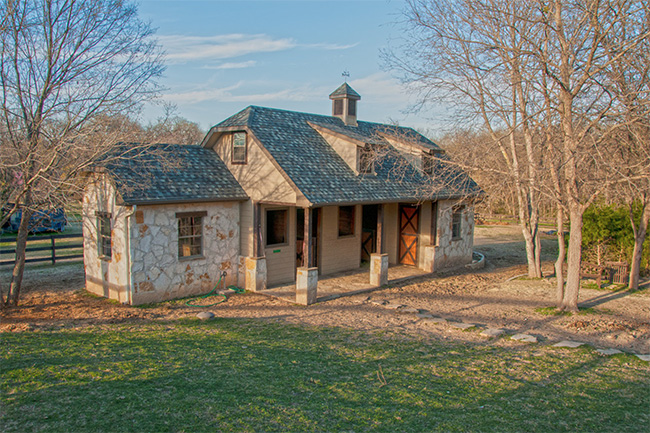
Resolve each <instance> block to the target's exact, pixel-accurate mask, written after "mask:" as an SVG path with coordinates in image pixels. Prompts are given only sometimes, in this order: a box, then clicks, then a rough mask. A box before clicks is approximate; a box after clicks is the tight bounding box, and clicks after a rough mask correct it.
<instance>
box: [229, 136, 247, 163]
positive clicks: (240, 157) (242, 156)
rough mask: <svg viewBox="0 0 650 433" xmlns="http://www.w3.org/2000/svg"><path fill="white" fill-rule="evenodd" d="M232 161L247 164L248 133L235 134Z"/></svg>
mask: <svg viewBox="0 0 650 433" xmlns="http://www.w3.org/2000/svg"><path fill="white" fill-rule="evenodd" d="M232 161H233V162H246V133H245V132H235V133H234V134H233V138H232Z"/></svg>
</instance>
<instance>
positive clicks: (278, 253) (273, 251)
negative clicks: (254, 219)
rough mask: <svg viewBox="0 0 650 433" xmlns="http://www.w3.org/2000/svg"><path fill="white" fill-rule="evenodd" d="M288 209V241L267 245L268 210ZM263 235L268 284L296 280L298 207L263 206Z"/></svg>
mask: <svg viewBox="0 0 650 433" xmlns="http://www.w3.org/2000/svg"><path fill="white" fill-rule="evenodd" d="M276 209H277V210H281V209H286V210H287V211H288V212H287V213H288V218H289V227H288V231H287V242H286V243H285V244H282V245H270V246H267V245H266V211H267V210H276ZM261 214H262V215H261V218H262V236H263V239H264V255H265V256H266V269H267V286H273V285H277V284H283V283H291V282H294V281H296V208H295V207H278V206H266V205H264V206H262V210H261Z"/></svg>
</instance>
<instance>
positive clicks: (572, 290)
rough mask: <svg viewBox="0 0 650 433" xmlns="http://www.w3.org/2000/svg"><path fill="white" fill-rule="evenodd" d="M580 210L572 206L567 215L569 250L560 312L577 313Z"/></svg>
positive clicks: (580, 259)
mask: <svg viewBox="0 0 650 433" xmlns="http://www.w3.org/2000/svg"><path fill="white" fill-rule="evenodd" d="M582 214H583V212H582V210H581V209H580V207H579V205H578V206H573V207H572V209H571V211H570V214H569V222H570V223H571V229H570V231H569V250H568V263H567V277H566V287H565V289H564V297H563V298H562V305H560V310H563V311H571V312H573V313H577V312H578V293H579V291H580V265H581V263H582Z"/></svg>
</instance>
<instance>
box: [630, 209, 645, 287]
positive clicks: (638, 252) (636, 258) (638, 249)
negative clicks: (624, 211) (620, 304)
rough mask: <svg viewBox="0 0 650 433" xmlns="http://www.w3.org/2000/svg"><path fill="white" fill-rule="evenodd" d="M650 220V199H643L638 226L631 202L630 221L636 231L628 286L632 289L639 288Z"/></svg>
mask: <svg viewBox="0 0 650 433" xmlns="http://www.w3.org/2000/svg"><path fill="white" fill-rule="evenodd" d="M649 221H650V205H649V204H648V200H644V201H643V209H642V210H641V219H640V221H639V226H638V227H636V223H635V221H634V216H633V214H632V203H630V223H632V230H633V231H634V251H633V253H632V263H631V264H630V281H629V283H628V288H629V289H630V290H637V289H638V288H639V273H640V271H641V256H642V254H643V242H644V241H645V236H646V233H647V231H648V222H649Z"/></svg>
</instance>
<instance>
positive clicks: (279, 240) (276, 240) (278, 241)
mask: <svg viewBox="0 0 650 433" xmlns="http://www.w3.org/2000/svg"><path fill="white" fill-rule="evenodd" d="M287 214H288V212H287V210H286V209H278V210H267V211H266V245H267V246H269V245H282V244H286V243H287V239H288V236H287V232H288V231H289V230H288V227H289V226H288V224H287V223H288V218H287Z"/></svg>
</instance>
